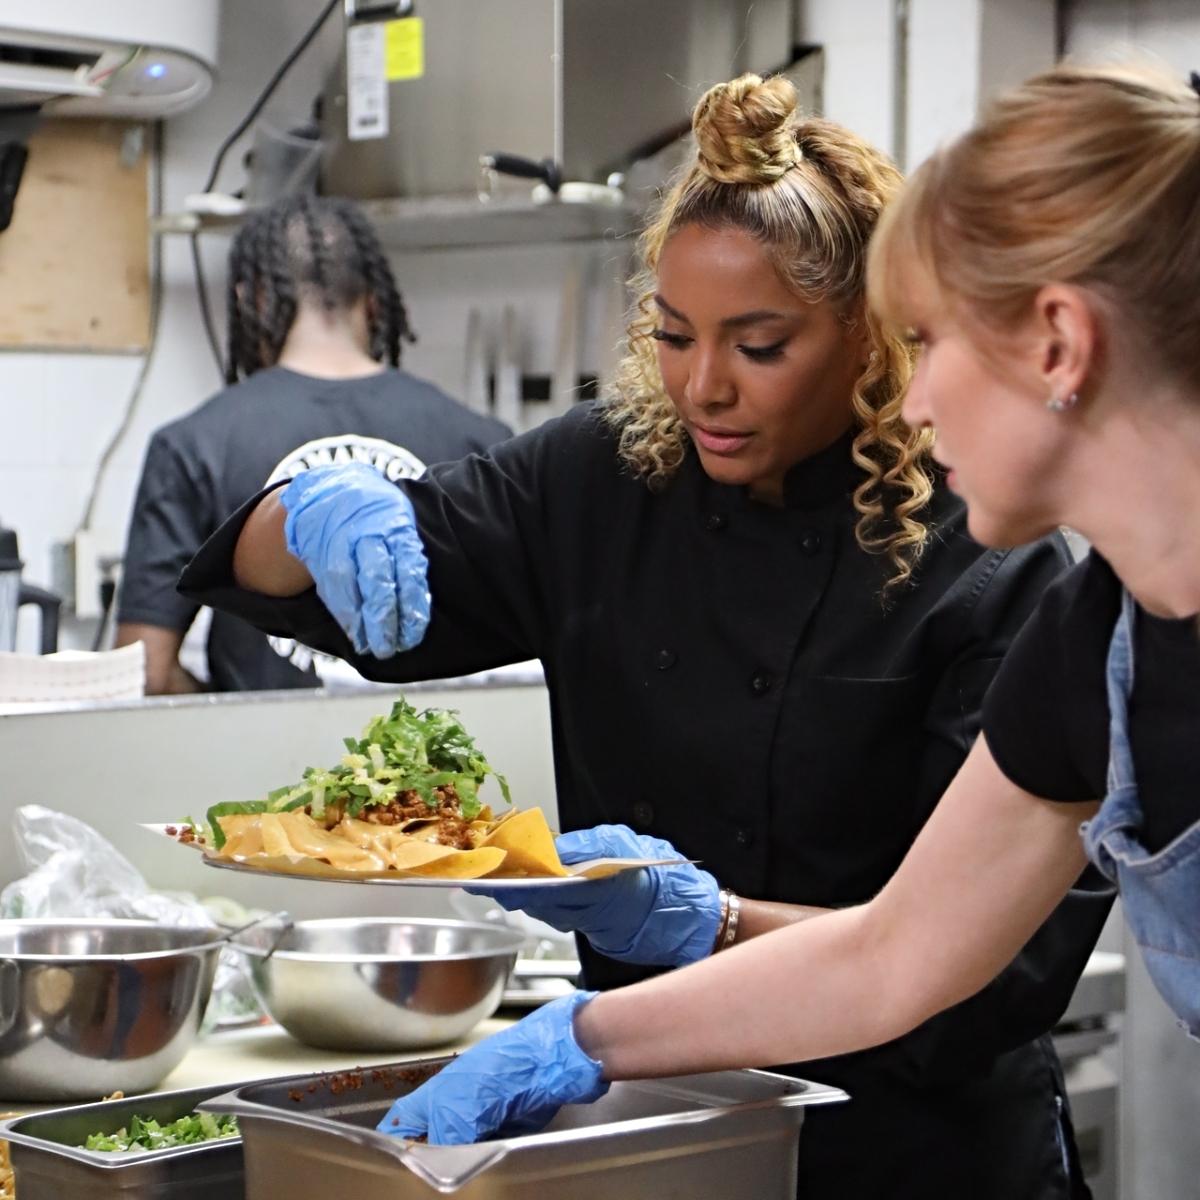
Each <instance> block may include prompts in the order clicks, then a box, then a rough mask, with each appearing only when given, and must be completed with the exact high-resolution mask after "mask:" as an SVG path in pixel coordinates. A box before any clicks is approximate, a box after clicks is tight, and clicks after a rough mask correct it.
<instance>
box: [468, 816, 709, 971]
mask: <svg viewBox="0 0 1200 1200" xmlns="http://www.w3.org/2000/svg"><path fill="white" fill-rule="evenodd" d="M555 845H556V846H557V848H558V856H559V858H561V859H562V861H563V862H564V863H568V864H570V863H577V862H583V861H585V860H586V859H591V858H654V859H662V858H682V857H683V855H681V854H680V853H679V851H678V850H676V849H675V847H674V846H672V845H671V843H670V842H665V841H663V840H662V839H661V838H653V837H649V836H647V835H646V834H638V833H634V831H633V830H632V829H630V828H629V826H627V825H597V826H596V827H595V828H594V829H580V830H577V831H576V832H574V833H564V834H562V835H561V836H560V837H559V838H558V839H557V840H556V842H555ZM468 890H469V889H468ZM720 893H721V889H720V886H719V885H718V883H717V881H716V880H715V879H714V878H713V877H712V875H710V874H709V873H708V872H707V871H701V870H700V869H699V868H698V867H695V866H693V865H692V864H691V863H680V864H678V865H676V866H671V867H646V868H644V869H643V870H640V871H622V872H621V873H620V874H619V875H613V876H611V877H609V878H608V879H597V880H592V881H589V882H588V883H576V884H572V885H571V886H570V887H560V888H514V889H512V890H509V891H501V892H497V893H496V894H495V895H494V897H493V899H495V900H496V902H497V903H498V904H501V905H502V906H503V907H504V908H506V909H510V910H511V909H514V908H519V909H521V910H522V911H523V912H527V913H528V914H529V915H530V916H531V917H536V918H537V919H538V920H539V921H545V922H546V924H547V925H552V926H554V928H555V929H560V930H562V931H563V932H577V933H582V934H583V935H584V936H585V937H586V938H587V940H588V941H589V942H591V944H592V945H593V946H594V947H595V948H596V949H597V950H599V951H600V953H601V954H607V955H608V956H609V958H616V959H621V960H622V961H624V962H633V963H646V964H653V965H656V966H667V967H683V966H686V965H687V964H688V963H693V962H698V961H699V960H700V959H702V958H707V957H708V955H709V954H711V953H712V948H713V942H714V941H715V940H716V937H717V926H718V925H719V924H720V920H721V900H720Z"/></svg>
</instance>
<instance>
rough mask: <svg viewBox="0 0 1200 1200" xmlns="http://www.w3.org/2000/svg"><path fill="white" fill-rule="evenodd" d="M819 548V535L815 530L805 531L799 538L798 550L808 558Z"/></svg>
mask: <svg viewBox="0 0 1200 1200" xmlns="http://www.w3.org/2000/svg"><path fill="white" fill-rule="evenodd" d="M820 548H821V535H820V534H819V533H818V532H817V531H816V530H815V529H806V530H805V531H804V533H803V534H802V535H801V537H800V549H801V550H803V551H804V553H805V554H807V555H809V556H810V557H811V556H812V555H814V554H816V552H817V551H818V550H820Z"/></svg>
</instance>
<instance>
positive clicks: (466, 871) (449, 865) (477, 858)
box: [397, 842, 508, 879]
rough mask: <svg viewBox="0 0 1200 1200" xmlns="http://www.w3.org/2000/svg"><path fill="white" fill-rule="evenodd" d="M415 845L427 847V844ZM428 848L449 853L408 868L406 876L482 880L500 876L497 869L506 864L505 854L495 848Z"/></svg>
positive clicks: (500, 873) (506, 856)
mask: <svg viewBox="0 0 1200 1200" xmlns="http://www.w3.org/2000/svg"><path fill="white" fill-rule="evenodd" d="M416 844H417V845H425V846H427V847H428V846H429V843H428V842H425V843H420V842H418V843H416ZM429 848H430V849H434V850H446V851H449V853H448V854H447V855H446V856H445V857H443V858H439V859H437V860H436V861H433V862H429V863H426V864H425V865H423V866H419V867H414V866H409V867H408V868H407V871H406V873H407V874H409V875H424V876H426V877H427V878H430V879H482V878H483V877H484V876H485V875H502V874H503V873H504V872H502V871H500V870H499V868H500V867H501V866H502V865H504V864H506V863H507V862H508V854H507V852H506V851H504V850H501V849H500V848H499V847H497V846H484V847H481V848H480V849H478V850H455V849H453V848H452V847H450V846H433V847H429ZM399 858H400V856H399V855H397V859H399Z"/></svg>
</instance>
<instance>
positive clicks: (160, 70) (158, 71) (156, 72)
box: [146, 63, 167, 79]
mask: <svg viewBox="0 0 1200 1200" xmlns="http://www.w3.org/2000/svg"><path fill="white" fill-rule="evenodd" d="M166 73H167V68H166V67H165V66H163V64H162V63H151V64H150V65H149V66H148V67H147V68H146V74H147V75H148V76H149V77H150V78H151V79H161V78H162V77H163V76H164V75H165V74H166Z"/></svg>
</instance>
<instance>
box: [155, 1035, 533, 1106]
mask: <svg viewBox="0 0 1200 1200" xmlns="http://www.w3.org/2000/svg"><path fill="white" fill-rule="evenodd" d="M511 1024H512V1022H511V1021H509V1020H505V1019H503V1018H495V1017H493V1018H492V1019H491V1020H488V1021H483V1022H481V1023H480V1024H479V1025H477V1026H476V1027H475V1028H474V1029H473V1030H471V1032H470V1033H469V1034H467V1036H466V1037H465V1038H462V1039H461V1040H460V1041H457V1042H453V1043H451V1044H450V1045H447V1046H431V1047H428V1048H425V1049H420V1050H386V1051H382V1052H380V1053H375V1054H372V1053H361V1052H353V1051H344V1050H316V1049H314V1048H313V1047H311V1046H304V1045H301V1044H300V1043H299V1042H298V1041H296V1039H295V1038H293V1037H291V1036H290V1035H289V1034H287V1033H285V1032H284V1031H283V1030H282V1029H281V1028H280V1027H279V1026H278V1025H273V1024H272V1025H255V1026H252V1027H250V1028H248V1029H230V1030H225V1031H221V1032H217V1033H213V1034H210V1035H209V1036H208V1037H205V1038H201V1039H200V1040H199V1041H198V1042H197V1043H196V1044H195V1046H193V1047H192V1049H191V1050H190V1051H189V1052H188V1054H187V1057H186V1058H184V1060H183V1062H181V1063H180V1064H179V1066H177V1067H176V1068H175V1070H174V1071H172V1072H171V1074H170V1075H168V1076H167V1077H166V1079H164V1080H163V1081H162V1083H160V1084H159V1085H158V1087H157V1088H155V1091H159V1092H174V1091H179V1090H181V1089H183V1088H196V1087H207V1086H209V1085H210V1084H217V1083H228V1084H230V1085H238V1084H242V1083H247V1082H249V1081H250V1080H253V1079H270V1078H271V1077H272V1076H278V1075H304V1074H308V1073H310V1072H316V1071H348V1070H351V1069H353V1068H354V1067H372V1066H376V1065H378V1064H379V1063H392V1062H402V1061H405V1060H407V1059H413V1058H439V1057H441V1056H442V1055H444V1054H454V1053H457V1052H458V1051H460V1050H465V1049H466V1048H467V1047H468V1046H472V1045H474V1044H475V1043H476V1042H478V1041H480V1040H481V1039H483V1038H485V1037H488V1036H489V1035H490V1034H493V1033H496V1032H497V1031H498V1030H501V1029H504V1028H505V1027H506V1026H508V1025H511Z"/></svg>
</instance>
